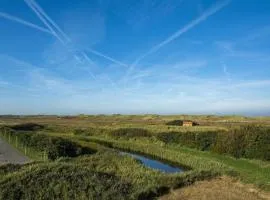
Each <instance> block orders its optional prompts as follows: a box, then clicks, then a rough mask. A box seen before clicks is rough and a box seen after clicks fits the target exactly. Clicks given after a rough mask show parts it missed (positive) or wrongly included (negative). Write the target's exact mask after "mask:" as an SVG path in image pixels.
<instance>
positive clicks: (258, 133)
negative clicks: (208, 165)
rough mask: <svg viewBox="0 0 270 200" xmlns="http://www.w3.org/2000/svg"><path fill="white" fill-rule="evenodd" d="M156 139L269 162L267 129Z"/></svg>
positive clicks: (168, 135) (169, 135)
mask: <svg viewBox="0 0 270 200" xmlns="http://www.w3.org/2000/svg"><path fill="white" fill-rule="evenodd" d="M157 138H158V139H159V140H161V141H163V142H165V143H168V144H169V143H171V144H181V145H183V146H187V147H190V148H197V149H199V150H203V151H205V150H210V151H213V152H216V153H220V154H228V155H231V156H234V157H236V158H241V157H243V158H251V159H261V160H270V128H269V127H259V126H244V127H241V128H239V129H232V130H230V131H228V132H225V131H224V132H217V131H209V132H166V133H165V132H164V133H159V134H158V135H157Z"/></svg>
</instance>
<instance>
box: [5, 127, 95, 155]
mask: <svg viewBox="0 0 270 200" xmlns="http://www.w3.org/2000/svg"><path fill="white" fill-rule="evenodd" d="M5 130H6V132H8V133H9V134H11V136H12V137H13V138H15V137H16V138H17V140H18V143H20V144H21V145H24V146H26V147H28V148H32V149H34V150H36V151H40V152H46V153H47V155H48V159H50V160H55V159H57V158H59V157H76V156H79V155H82V154H91V153H94V152H95V150H93V149H90V148H86V147H82V146H80V145H79V144H77V143H75V142H72V141H70V140H67V139H63V138H60V137H51V136H47V135H43V134H38V133H35V132H25V131H23V132H22V131H14V130H12V129H7V128H5Z"/></svg>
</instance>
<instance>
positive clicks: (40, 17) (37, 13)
mask: <svg viewBox="0 0 270 200" xmlns="http://www.w3.org/2000/svg"><path fill="white" fill-rule="evenodd" d="M24 2H25V3H26V4H27V5H28V6H29V8H30V9H31V10H33V11H34V13H36V15H37V16H38V18H39V19H40V20H41V21H42V22H43V23H44V24H45V26H47V28H48V29H49V30H50V31H51V32H52V34H53V35H54V36H55V37H56V38H57V39H58V40H59V41H60V42H61V43H62V44H63V45H66V42H65V41H64V40H62V38H61V37H60V36H59V35H58V34H57V33H56V32H55V31H54V29H53V28H52V27H51V25H50V24H49V23H48V22H47V21H46V19H44V17H43V16H42V15H41V14H40V13H39V12H38V11H37V9H36V8H35V7H34V6H33V5H32V4H31V2H29V0H24Z"/></svg>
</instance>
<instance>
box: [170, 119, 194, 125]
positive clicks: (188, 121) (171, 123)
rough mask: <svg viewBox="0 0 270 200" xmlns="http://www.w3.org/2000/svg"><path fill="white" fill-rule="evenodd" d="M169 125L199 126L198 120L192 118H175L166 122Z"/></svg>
mask: <svg viewBox="0 0 270 200" xmlns="http://www.w3.org/2000/svg"><path fill="white" fill-rule="evenodd" d="M166 125H169V126H198V125H199V124H198V123H197V122H193V121H191V120H173V121H169V122H167V123H166Z"/></svg>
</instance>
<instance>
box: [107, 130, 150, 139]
mask: <svg viewBox="0 0 270 200" xmlns="http://www.w3.org/2000/svg"><path fill="white" fill-rule="evenodd" d="M111 134H112V135H113V136H114V137H125V138H134V137H151V136H152V134H151V133H150V132H149V131H147V130H145V129H142V128H120V129H116V130H113V131H112V132H111Z"/></svg>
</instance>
